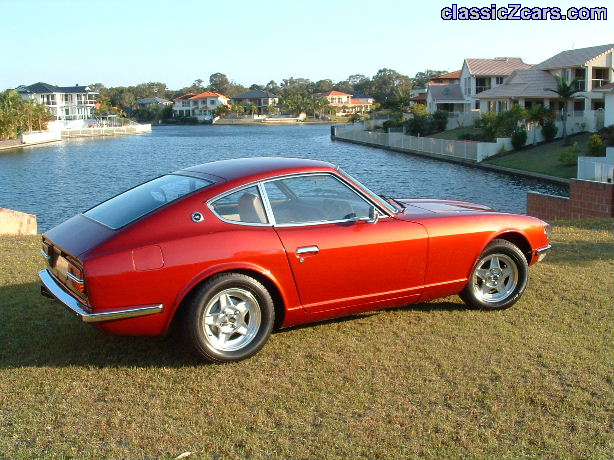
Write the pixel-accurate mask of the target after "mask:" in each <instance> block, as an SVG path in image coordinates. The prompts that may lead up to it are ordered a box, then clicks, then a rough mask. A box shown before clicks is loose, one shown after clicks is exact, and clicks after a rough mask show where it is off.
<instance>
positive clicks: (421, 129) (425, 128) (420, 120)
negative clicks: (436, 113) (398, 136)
mask: <svg viewBox="0 0 614 460" xmlns="http://www.w3.org/2000/svg"><path fill="white" fill-rule="evenodd" d="M405 125H406V126H407V133H408V134H409V135H411V136H424V135H425V134H427V133H429V132H430V129H431V117H430V116H428V115H426V116H424V115H414V118H411V119H409V120H407V121H406V122H405Z"/></svg>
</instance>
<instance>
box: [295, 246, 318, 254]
mask: <svg viewBox="0 0 614 460" xmlns="http://www.w3.org/2000/svg"><path fill="white" fill-rule="evenodd" d="M318 252H320V248H318V247H317V246H303V247H302V248H298V249H297V250H296V255H297V256H301V255H303V254H317V253H318Z"/></svg>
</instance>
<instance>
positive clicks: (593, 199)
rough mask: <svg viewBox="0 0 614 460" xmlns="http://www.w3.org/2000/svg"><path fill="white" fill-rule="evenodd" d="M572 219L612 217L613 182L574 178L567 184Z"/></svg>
mask: <svg viewBox="0 0 614 460" xmlns="http://www.w3.org/2000/svg"><path fill="white" fill-rule="evenodd" d="M569 200H570V204H571V206H570V213H571V218H572V219H581V218H583V217H614V214H613V210H614V208H613V207H612V204H613V202H614V184H608V183H605V182H593V181H588V180H577V179H574V180H572V181H571V183H570V184H569Z"/></svg>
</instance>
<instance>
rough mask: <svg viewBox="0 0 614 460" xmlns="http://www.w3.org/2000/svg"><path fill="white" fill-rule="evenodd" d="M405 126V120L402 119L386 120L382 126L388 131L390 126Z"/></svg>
mask: <svg viewBox="0 0 614 460" xmlns="http://www.w3.org/2000/svg"><path fill="white" fill-rule="evenodd" d="M403 126H404V122H403V121H402V120H398V119H397V120H386V121H385V122H384V123H383V124H382V127H383V128H384V131H388V130H389V129H390V128H402V127H403Z"/></svg>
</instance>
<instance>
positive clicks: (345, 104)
mask: <svg viewBox="0 0 614 460" xmlns="http://www.w3.org/2000/svg"><path fill="white" fill-rule="evenodd" d="M319 96H321V97H323V98H326V100H327V101H328V103H329V104H330V105H331V106H333V107H337V108H339V109H341V110H343V111H344V113H359V112H360V113H363V112H368V111H369V110H371V107H372V106H373V98H371V97H369V96H367V95H364V94H360V95H359V97H356V98H354V97H353V96H352V94H349V93H344V92H341V91H336V90H333V91H328V92H326V93H321V94H319Z"/></svg>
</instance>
